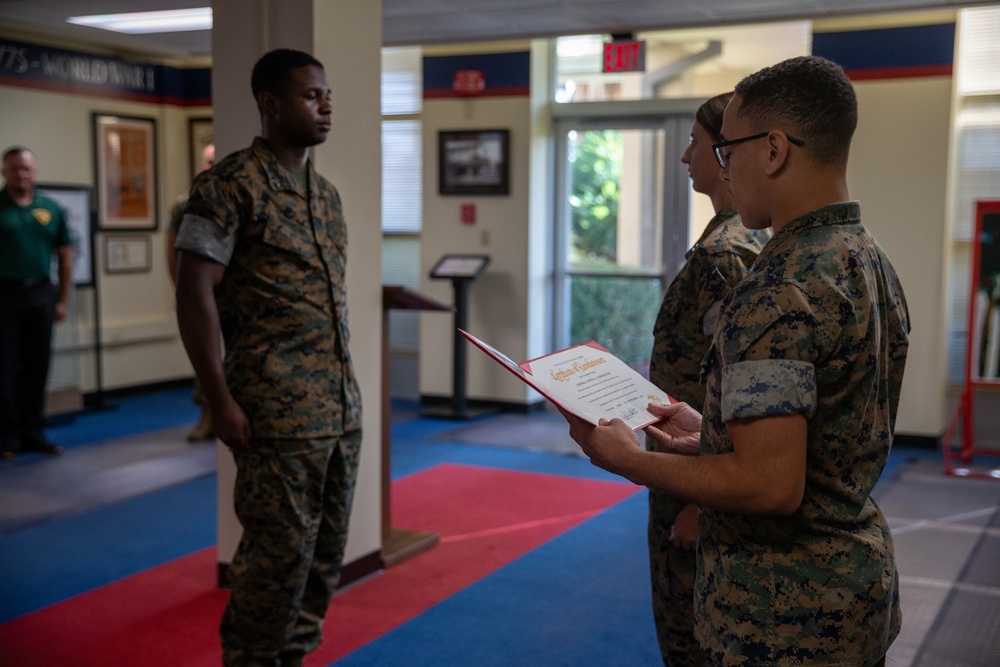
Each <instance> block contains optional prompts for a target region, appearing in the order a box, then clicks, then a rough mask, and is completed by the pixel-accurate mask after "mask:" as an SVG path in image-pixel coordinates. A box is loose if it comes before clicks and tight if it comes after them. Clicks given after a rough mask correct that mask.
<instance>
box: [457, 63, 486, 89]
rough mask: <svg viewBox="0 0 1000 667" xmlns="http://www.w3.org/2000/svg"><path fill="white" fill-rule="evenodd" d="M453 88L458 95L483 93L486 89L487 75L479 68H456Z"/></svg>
mask: <svg viewBox="0 0 1000 667" xmlns="http://www.w3.org/2000/svg"><path fill="white" fill-rule="evenodd" d="M451 89H452V91H453V92H454V93H455V94H456V95H482V93H483V91H484V90H486V77H485V76H483V73H482V72H481V71H480V70H478V69H460V70H456V71H455V75H454V76H453V77H452V80H451Z"/></svg>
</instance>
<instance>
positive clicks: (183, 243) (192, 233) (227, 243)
mask: <svg viewBox="0 0 1000 667" xmlns="http://www.w3.org/2000/svg"><path fill="white" fill-rule="evenodd" d="M174 247H175V248H177V249H178V250H186V251H188V252H193V253H195V254H197V255H202V256H204V257H208V258H209V259H211V260H214V261H216V262H219V263H220V264H224V265H226V266H228V265H229V259H230V258H231V257H232V256H233V250H234V248H235V247H236V236H234V235H232V234H226V233H225V230H224V229H222V227H220V226H219V225H217V224H215V223H214V222H212V221H211V220H208V219H207V218H202V217H201V216H198V215H193V214H191V213H188V214H187V215H185V216H184V219H183V221H182V222H181V228H180V230H179V231H178V233H177V242H176V243H175V244H174Z"/></svg>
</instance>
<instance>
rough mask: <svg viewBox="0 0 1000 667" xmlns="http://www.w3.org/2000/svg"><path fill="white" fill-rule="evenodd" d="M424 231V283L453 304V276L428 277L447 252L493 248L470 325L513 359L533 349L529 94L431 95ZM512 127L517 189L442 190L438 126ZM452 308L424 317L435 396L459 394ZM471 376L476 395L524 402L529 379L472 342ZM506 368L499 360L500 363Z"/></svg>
mask: <svg viewBox="0 0 1000 667" xmlns="http://www.w3.org/2000/svg"><path fill="white" fill-rule="evenodd" d="M422 119H423V151H424V164H423V180H424V203H423V225H424V227H423V233H422V235H421V266H422V267H423V268H424V277H423V278H422V282H421V286H420V289H421V291H422V292H424V293H425V294H427V295H428V296H431V297H433V298H435V299H438V300H440V301H443V302H445V303H452V302H453V300H454V292H453V289H452V284H451V281H449V280H432V279H430V278H428V277H427V273H428V272H429V271H430V269H431V267H433V266H434V264H435V263H436V262H437V260H438V259H440V258H441V256H442V255H444V254H446V253H476V254H481V253H485V254H488V255H490V256H491V257H492V260H491V262H490V265H489V266H488V267H487V269H486V271H485V272H484V273H483V274H482V275H481V276H480V277H479V278H478V279H477V280H476V281H475V282H473V283H472V284H471V285H470V287H469V315H468V328H469V330H470V332H471V333H473V334H475V335H477V336H479V337H480V338H482V339H483V340H485V341H486V342H488V343H490V344H491V345H493V346H494V347H496V348H497V349H499V350H501V351H502V352H504V353H505V354H507V355H508V356H510V357H511V358H512V359H515V360H518V361H521V360H524V359H527V358H528V357H527V354H528V329H529V327H528V276H529V268H528V256H529V248H528V239H529V226H528V219H529V172H530V169H529V156H530V151H531V146H532V143H531V130H532V125H531V115H530V106H529V101H528V97H527V96H519V97H500V98H477V99H440V100H424V111H423V114H422ZM500 128H506V129H509V130H510V194H509V195H499V196H469V197H466V196H455V195H449V196H442V195H439V194H438V172H437V160H438V145H437V140H438V131H439V130H473V129H500ZM463 203H473V204H475V205H476V209H477V217H476V220H477V221H476V223H475V224H474V225H466V224H462V222H461V217H460V213H461V205H462V204H463ZM453 331H454V319H453V318H452V317H450V316H449V315H447V314H440V313H422V314H421V316H420V391H421V394H423V395H429V396H451V395H452V332H453ZM466 356H467V359H468V367H467V375H466V377H467V382H468V385H467V386H468V397H469V398H488V399H491V400H497V401H510V402H514V403H524V402H525V400H526V397H527V395H528V390H527V385H525V384H523V383H521V382H519V381H518V380H517V379H516V378H513V377H511V376H510V375H509V373H506V372H505V371H503V370H500V372H499V373H497V372H494V371H495V370H496V369H495V368H494V367H497V365H496V362H494V361H492V360H491V359H490V358H489V357H487V356H486V355H485V354H482V353H480V352H478V351H476V350H475V349H473V348H472V347H471V346H469V349H468V351H467V353H466ZM497 368H498V367H497Z"/></svg>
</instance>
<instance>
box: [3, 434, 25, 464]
mask: <svg viewBox="0 0 1000 667" xmlns="http://www.w3.org/2000/svg"><path fill="white" fill-rule="evenodd" d="M20 450H21V446H20V445H19V444H18V443H17V440H14V439H13V438H4V439H3V440H0V459H4V460H10V459H12V458H14V457H15V456H17V453H18V452H19V451H20Z"/></svg>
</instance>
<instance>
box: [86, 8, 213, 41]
mask: <svg viewBox="0 0 1000 667" xmlns="http://www.w3.org/2000/svg"><path fill="white" fill-rule="evenodd" d="M66 22H67V23H75V24H77V25H85V26H90V27H92V28H101V29H102V30H113V31H114V32H125V33H128V34H130V35H141V34H146V33H153V32H184V31H186V30H211V28H212V8H211V7H195V8H193V9H170V10H165V11H160V12H132V13H129V14H99V15H94V16H71V17H69V18H68V19H66Z"/></svg>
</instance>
